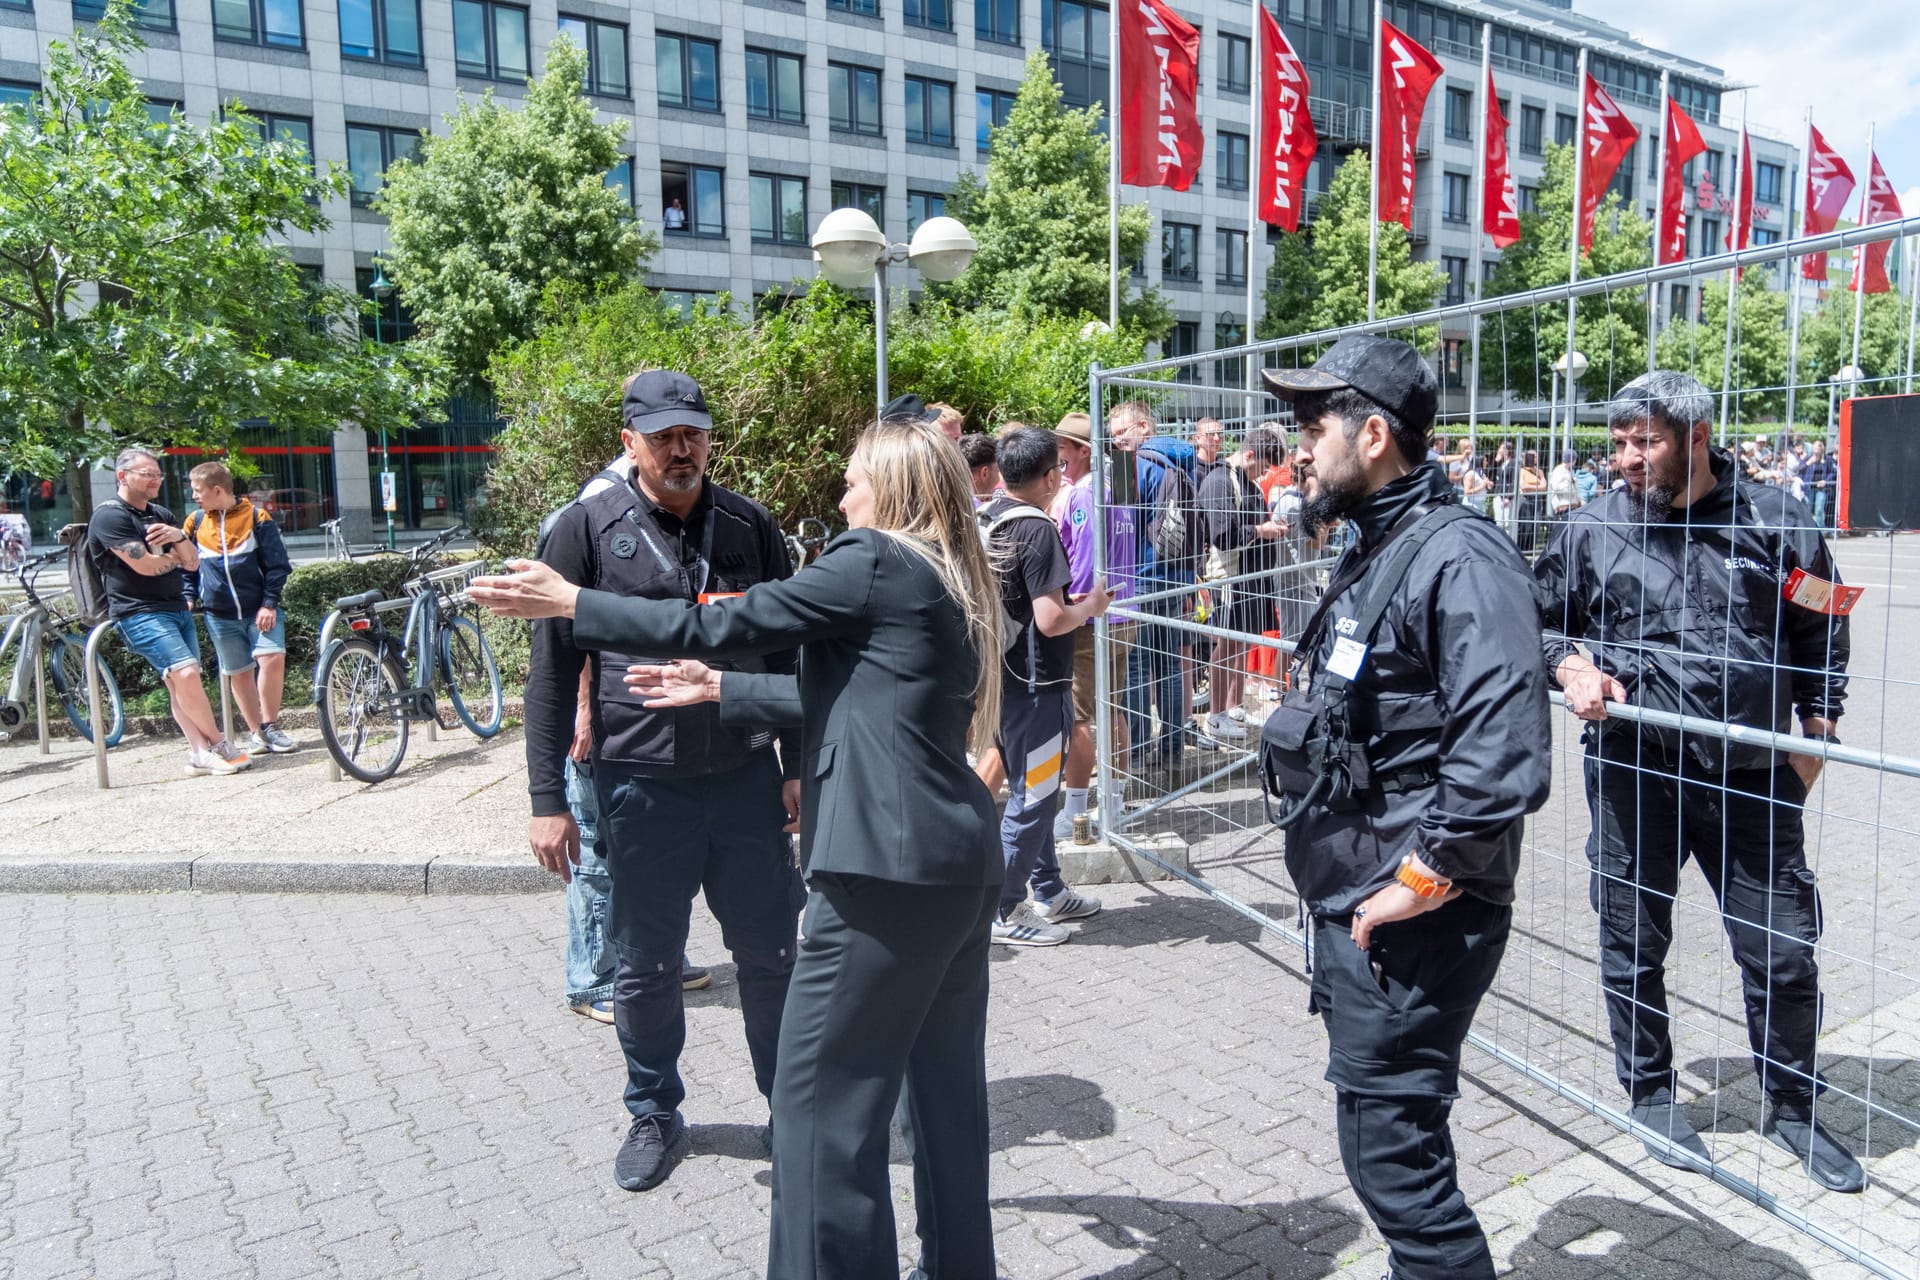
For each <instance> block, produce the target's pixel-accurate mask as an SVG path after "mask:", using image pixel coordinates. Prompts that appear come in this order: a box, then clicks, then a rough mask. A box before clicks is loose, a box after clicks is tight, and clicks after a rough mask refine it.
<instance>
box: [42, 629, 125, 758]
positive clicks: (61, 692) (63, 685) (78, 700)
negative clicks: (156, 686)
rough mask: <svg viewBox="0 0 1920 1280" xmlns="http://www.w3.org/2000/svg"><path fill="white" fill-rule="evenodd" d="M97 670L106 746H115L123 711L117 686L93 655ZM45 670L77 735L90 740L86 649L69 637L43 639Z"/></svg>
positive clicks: (121, 729) (103, 661)
mask: <svg viewBox="0 0 1920 1280" xmlns="http://www.w3.org/2000/svg"><path fill="white" fill-rule="evenodd" d="M93 661H94V665H95V666H96V667H98V668H99V670H100V703H101V708H102V713H103V718H104V719H105V720H106V723H107V745H108V746H110V747H117V746H119V745H120V738H121V736H122V735H123V734H125V733H126V731H127V709H126V706H125V705H124V704H123V703H122V702H121V701H120V683H119V681H117V680H115V679H114V678H113V672H112V670H111V669H109V668H108V666H107V660H106V659H105V658H102V657H99V656H98V655H96V656H95V657H94V660H93ZM47 670H48V672H49V674H51V675H52V676H53V692H54V694H55V696H57V697H58V698H59V699H60V705H61V707H63V708H64V709H65V710H66V713H67V719H68V720H69V721H71V722H72V724H73V727H74V728H75V729H77V730H78V731H79V733H80V736H81V737H83V738H85V739H86V740H87V741H88V742H92V741H93V725H92V724H91V723H90V722H89V720H88V718H87V646H86V644H85V642H84V641H81V640H78V639H76V638H74V637H73V636H52V637H49V638H48V640H47Z"/></svg>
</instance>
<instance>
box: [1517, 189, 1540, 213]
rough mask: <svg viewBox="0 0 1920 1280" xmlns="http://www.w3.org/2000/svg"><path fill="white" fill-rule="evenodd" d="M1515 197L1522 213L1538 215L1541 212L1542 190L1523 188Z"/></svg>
mask: <svg viewBox="0 0 1920 1280" xmlns="http://www.w3.org/2000/svg"><path fill="white" fill-rule="evenodd" d="M1514 194H1515V196H1516V197H1517V199H1518V202H1519V206H1520V207H1519V210H1518V212H1520V213H1538V212H1539V211H1540V188H1538V187H1521V188H1520V189H1519V190H1518V191H1516V192H1515V193H1514Z"/></svg>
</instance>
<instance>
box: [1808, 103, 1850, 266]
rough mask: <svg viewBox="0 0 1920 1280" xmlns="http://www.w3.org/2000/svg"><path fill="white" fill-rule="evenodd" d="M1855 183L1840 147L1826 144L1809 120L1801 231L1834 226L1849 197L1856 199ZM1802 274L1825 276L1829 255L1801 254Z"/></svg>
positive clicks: (1823, 230)
mask: <svg viewBox="0 0 1920 1280" xmlns="http://www.w3.org/2000/svg"><path fill="white" fill-rule="evenodd" d="M1853 187H1854V181H1853V170H1852V169H1851V168H1850V167H1849V166H1848V165H1847V162H1846V161H1845V160H1844V159H1842V158H1841V155H1840V153H1839V152H1838V151H1835V150H1834V149H1833V148H1832V147H1829V146H1828V145H1827V140H1826V139H1825V138H1823V137H1821V136H1820V131H1819V130H1818V129H1816V128H1814V127H1813V126H1812V125H1811V124H1809V125H1808V126H1807V195H1806V200H1805V202H1804V206H1803V207H1804V208H1805V209H1806V214H1805V216H1804V217H1803V218H1802V220H1801V224H1800V225H1801V228H1802V230H1801V234H1802V235H1809V236H1819V235H1825V234H1826V233H1827V232H1829V231H1831V230H1833V224H1834V223H1836V222H1838V221H1839V220H1840V215H1841V214H1842V213H1844V212H1846V208H1847V201H1849V200H1851V199H1853ZM1800 275H1801V276H1802V277H1803V278H1804V279H1807V280H1825V279H1826V278H1827V255H1826V254H1824V253H1810V254H1808V255H1807V256H1806V257H1804V258H1802V259H1801V260H1800Z"/></svg>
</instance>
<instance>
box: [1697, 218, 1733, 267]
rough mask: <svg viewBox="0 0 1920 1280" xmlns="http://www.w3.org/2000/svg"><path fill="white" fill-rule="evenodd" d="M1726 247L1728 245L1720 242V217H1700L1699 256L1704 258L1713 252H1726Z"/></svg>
mask: <svg viewBox="0 0 1920 1280" xmlns="http://www.w3.org/2000/svg"><path fill="white" fill-rule="evenodd" d="M1726 247H1727V246H1726V245H1724V244H1721V243H1720V219H1718V218H1702V219H1700V254H1699V256H1700V257H1703V258H1705V257H1710V256H1711V255H1713V254H1716V253H1722V252H1724V251H1725V250H1726Z"/></svg>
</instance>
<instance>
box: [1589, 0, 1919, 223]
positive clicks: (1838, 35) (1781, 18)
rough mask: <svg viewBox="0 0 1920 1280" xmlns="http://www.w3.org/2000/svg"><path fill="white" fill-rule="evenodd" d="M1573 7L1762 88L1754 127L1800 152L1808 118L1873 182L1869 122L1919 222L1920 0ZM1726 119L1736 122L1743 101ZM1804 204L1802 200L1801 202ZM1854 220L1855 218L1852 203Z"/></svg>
mask: <svg viewBox="0 0 1920 1280" xmlns="http://www.w3.org/2000/svg"><path fill="white" fill-rule="evenodd" d="M1574 8H1576V9H1578V10H1580V11H1581V12H1583V13H1590V14H1593V15H1594V16H1595V17H1597V18H1599V19H1601V20H1602V21H1604V22H1609V23H1612V24H1613V25H1614V26H1617V27H1621V28H1624V29H1625V30H1627V31H1629V32H1631V33H1632V34H1633V35H1634V36H1636V37H1638V38H1639V39H1640V40H1642V41H1644V42H1645V43H1647V44H1650V45H1652V46H1654V47H1655V48H1658V49H1667V50H1670V51H1672V52H1674V53H1678V54H1682V55H1684V56H1686V57H1690V58H1698V59H1699V60H1700V61H1702V62H1708V63H1712V64H1713V65H1715V66H1718V67H1720V68H1722V69H1723V70H1725V72H1726V73H1727V76H1728V77H1729V78H1730V79H1733V80H1736V81H1739V82H1741V83H1745V84H1751V85H1753V86H1755V87H1754V88H1753V89H1752V90H1751V91H1750V92H1749V93H1748V95H1747V118H1748V120H1749V121H1751V122H1753V123H1755V124H1760V125H1765V126H1766V127H1768V128H1770V129H1772V130H1774V131H1775V132H1778V133H1781V134H1784V135H1786V136H1787V137H1789V138H1792V139H1793V140H1794V141H1795V142H1796V143H1804V138H1805V134H1804V132H1803V130H1804V128H1805V124H1804V121H1805V117H1806V110H1807V108H1808V107H1809V106H1811V107H1812V108H1813V122H1814V124H1815V125H1817V126H1818V127H1819V129H1820V133H1821V136H1823V137H1825V138H1826V140H1827V143H1828V145H1830V146H1832V147H1835V148H1837V149H1838V150H1839V151H1840V153H1841V154H1842V155H1844V156H1845V157H1846V158H1847V164H1848V165H1849V166H1851V167H1852V169H1853V172H1854V176H1855V177H1857V178H1858V179H1859V180H1860V182H1861V185H1863V186H1864V185H1865V183H1866V178H1867V169H1866V152H1867V125H1868V123H1869V122H1872V123H1873V124H1874V150H1875V151H1876V152H1877V153H1879V156H1880V163H1881V165H1882V167H1884V168H1885V169H1886V171H1887V177H1888V178H1889V179H1890V180H1891V181H1892V182H1893V188H1894V190H1895V191H1898V192H1900V193H1901V194H1900V205H1901V208H1902V209H1903V210H1904V211H1905V212H1906V214H1907V215H1908V216H1909V217H1911V216H1913V215H1915V214H1920V17H1916V5H1915V3H1914V0H1844V2H1843V3H1821V2H1820V0H1814V2H1813V3H1808V0H1738V2H1736V0H1604V2H1602V0H1574ZM1720 111H1721V115H1720V118H1721V122H1722V123H1723V124H1727V125H1737V124H1738V123H1739V120H1740V96H1739V95H1738V94H1729V95H1727V97H1726V99H1725V101H1724V102H1723V103H1722V104H1721V109H1720ZM1795 203H1796V204H1797V203H1798V201H1797V200H1796V202H1795ZM1847 216H1848V217H1849V218H1851V217H1852V216H1853V206H1849V209H1848V213H1847Z"/></svg>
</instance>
